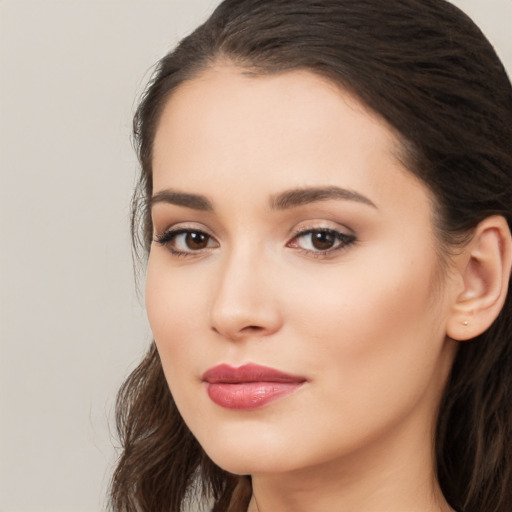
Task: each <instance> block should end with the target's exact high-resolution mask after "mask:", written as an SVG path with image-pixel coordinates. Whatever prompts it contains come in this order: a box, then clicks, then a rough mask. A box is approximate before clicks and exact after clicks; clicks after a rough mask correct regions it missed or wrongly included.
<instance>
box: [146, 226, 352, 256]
mask: <svg viewBox="0 0 512 512" xmlns="http://www.w3.org/2000/svg"><path fill="white" fill-rule="evenodd" d="M183 234H187V235H190V234H195V235H199V236H204V237H206V238H207V243H209V242H210V241H211V240H215V239H214V238H213V237H212V236H211V235H209V234H208V233H206V232H205V231H202V230H200V229H193V228H179V229H169V230H168V231H165V232H164V233H162V234H161V235H156V236H155V240H154V241H155V242H156V243H158V244H159V245H161V246H164V247H166V248H167V249H168V250H169V251H170V252H171V254H172V255H173V256H176V257H181V258H186V257H194V256H198V255H200V254H202V253H203V252H204V251H205V250H208V249H211V248H212V247H208V246H207V247H204V248H201V249H197V250H194V249H190V250H188V251H183V250H180V249H176V248H175V247H173V246H172V243H173V242H174V241H175V240H176V238H177V237H178V236H180V235H183ZM314 234H318V235H330V236H332V237H333V238H334V243H335V244H337V245H335V247H333V248H328V249H325V250H312V249H305V248H303V247H300V246H299V245H298V244H297V242H296V241H297V240H299V239H301V238H305V237H307V236H311V235H314ZM355 242H356V237H355V236H354V235H348V234H346V233H343V232H341V231H338V230H337V229H332V228H320V227H319V228H310V229H306V230H298V231H297V232H295V233H294V235H293V237H292V239H291V240H290V241H289V242H288V243H287V244H286V246H287V247H291V248H296V249H298V250H299V251H300V252H301V253H304V254H307V255H309V256H312V257H315V258H319V257H325V256H328V255H331V254H334V253H337V252H339V251H342V250H344V249H346V248H348V247H349V246H350V245H352V244H353V243H355ZM216 243H217V244H218V242H216ZM213 248H215V247H213Z"/></svg>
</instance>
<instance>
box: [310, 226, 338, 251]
mask: <svg viewBox="0 0 512 512" xmlns="http://www.w3.org/2000/svg"><path fill="white" fill-rule="evenodd" d="M335 243H336V236H335V234H334V233H332V232H331V231H313V232H312V233H311V244H312V245H313V247H314V248H315V249H318V250H319V251H327V250H328V249H331V248H332V247H333V246H334V244H335Z"/></svg>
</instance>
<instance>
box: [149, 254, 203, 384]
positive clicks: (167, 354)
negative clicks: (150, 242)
mask: <svg viewBox="0 0 512 512" xmlns="http://www.w3.org/2000/svg"><path fill="white" fill-rule="evenodd" d="M197 282H198V280H197V275H196V276H195V277H194V275H188V274H187V272H180V271H177V272H176V271H174V272H173V271H170V270H169V268H168V264H166V262H165V256H162V255H160V254H155V255H150V258H149V262H148V269H147V277H146V310H147V315H148V320H149V324H150V327H151V331H152V333H153V337H154V339H155V343H156V345H157V348H158V351H159V353H160V357H161V359H162V363H163V367H164V371H165V373H166V376H167V378H168V380H170V379H172V377H173V375H174V374H175V373H179V372H183V371H184V369H185V368H186V369H187V371H188V372H189V373H191V372H190V370H191V369H192V368H194V364H197V361H196V360H197V354H198V347H197V346H195V345H194V344H193V343H191V340H201V339H202V338H203V337H204V336H201V335H200V331H201V330H202V329H203V330H204V325H205V322H206V321H207V315H206V313H205V311H204V306H203V305H204V295H205V293H206V291H207V290H205V289H204V286H198V285H197ZM206 348H207V347H206V346H205V349H206Z"/></svg>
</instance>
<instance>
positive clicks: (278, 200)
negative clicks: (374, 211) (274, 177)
mask: <svg viewBox="0 0 512 512" xmlns="http://www.w3.org/2000/svg"><path fill="white" fill-rule="evenodd" d="M332 199H342V200H345V201H355V202H357V203H363V204H366V205H368V206H372V207H373V208H377V206H376V205H375V203H374V202H373V201H371V200H370V199H368V198H367V197H366V196H363V195H362V194H359V193H358V192H356V191H354V190H347V189H344V188H340V187H331V186H330V187H308V188H297V189H293V190H286V191H285V192H281V193H280V194H277V195H275V196H272V197H271V200H270V206H271V208H272V209H273V210H288V209H290V208H296V207H297V206H302V205H305V204H309V203H315V202H318V201H328V200H332Z"/></svg>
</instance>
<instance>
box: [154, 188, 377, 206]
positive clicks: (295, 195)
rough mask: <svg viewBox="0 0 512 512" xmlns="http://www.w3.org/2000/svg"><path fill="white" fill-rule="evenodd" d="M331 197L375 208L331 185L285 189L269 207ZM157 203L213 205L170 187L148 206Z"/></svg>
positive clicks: (368, 200)
mask: <svg viewBox="0 0 512 512" xmlns="http://www.w3.org/2000/svg"><path fill="white" fill-rule="evenodd" d="M333 199H338V200H340V199H341V200H345V201H355V202H357V203H363V204H366V205H368V206H372V207H374V208H377V207H376V206H375V203H374V202H373V201H371V200H370V199H368V198H367V197H366V196H363V195H362V194H359V193H358V192H356V191H354V190H347V189H344V188H340V187H333V186H329V187H307V188H297V189H292V190H285V191H284V192H281V193H279V194H277V195H273V196H271V198H270V208H271V209H272V210H288V209H291V208H296V207H298V206H303V205H305V204H309V203H316V202H319V201H328V200H333ZM157 203H168V204H174V205H176V206H184V207H185V208H192V209H194V210H201V211H207V212H211V211H213V205H212V203H211V201H210V200H209V199H208V198H207V197H206V196H203V195H200V194H190V193H188V192H178V191H175V190H171V189H166V190H161V191H160V192H157V193H156V194H155V195H154V196H152V197H151V198H150V200H149V207H150V208H152V207H153V205H155V204H157Z"/></svg>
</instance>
